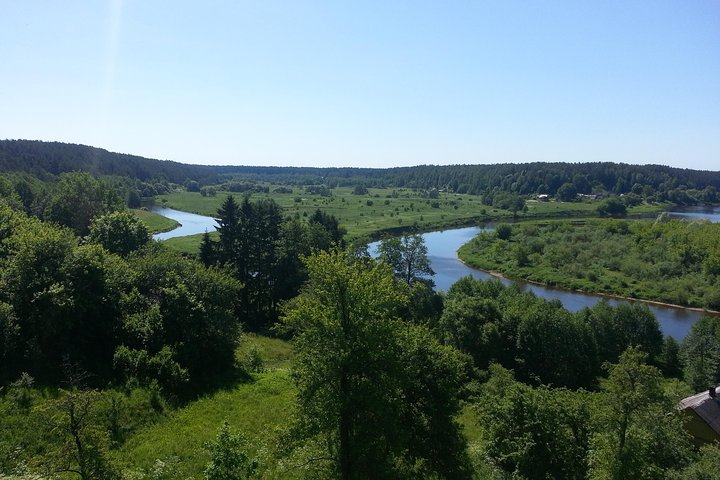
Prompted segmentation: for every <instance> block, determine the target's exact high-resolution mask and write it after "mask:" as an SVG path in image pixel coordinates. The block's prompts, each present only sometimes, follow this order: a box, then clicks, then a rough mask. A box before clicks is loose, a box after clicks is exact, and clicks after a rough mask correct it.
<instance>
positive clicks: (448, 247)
mask: <svg viewBox="0 0 720 480" xmlns="http://www.w3.org/2000/svg"><path fill="white" fill-rule="evenodd" d="M153 211H154V212H155V213H159V214H160V215H163V216H165V217H168V218H172V219H173V220H175V221H177V222H179V223H180V224H182V226H181V227H178V228H176V229H175V230H171V231H170V232H164V233H160V234H157V235H154V236H153V238H155V239H157V240H165V239H167V238H172V237H180V236H185V235H193V234H197V233H204V232H205V231H206V230H207V231H212V230H214V229H215V228H216V226H217V223H216V221H215V219H214V218H211V217H206V216H203V215H196V214H194V213H187V212H181V211H179V210H173V209H171V208H164V207H156V208H153ZM669 213H670V214H671V215H673V216H679V217H684V218H706V219H709V220H710V221H712V222H720V209H718V208H714V209H704V210H698V209H691V210H683V211H678V212H669ZM491 229H492V227H490V226H488V227H485V230H491ZM481 230H482V229H481V228H480V227H467V228H457V229H452V230H444V231H438V232H430V233H425V234H423V238H424V239H425V244H426V245H427V247H428V257H429V258H430V263H431V267H432V269H433V270H434V271H435V276H434V277H433V280H434V281H435V288H437V289H438V290H443V291H446V290H447V289H448V288H450V286H451V285H452V284H453V283H455V282H456V281H457V280H458V279H460V278H462V277H464V276H467V275H472V276H473V277H475V278H478V279H482V280H487V279H491V278H496V277H494V276H492V275H490V274H489V273H487V272H483V271H481V270H475V269H473V268H470V267H468V266H467V265H465V264H463V263H462V262H461V261H460V260H459V259H458V257H457V250H458V249H459V248H460V247H461V246H462V245H464V244H465V243H467V242H469V241H470V240H472V238H473V237H475V235H477V234H478V233H479V232H480V231H481ZM376 247H377V242H374V243H371V244H370V251H371V252H372V251H373V250H374V249H375V248H376ZM501 281H502V282H503V283H504V284H506V285H509V284H510V281H509V280H507V279H501ZM515 282H516V283H517V284H519V285H520V286H521V287H522V288H523V289H525V290H529V291H532V292H533V293H534V294H535V295H537V296H538V297H541V298H545V299H547V300H556V299H557V300H560V302H562V304H563V306H564V307H565V308H567V309H568V310H570V311H573V312H577V311H579V310H581V309H582V308H584V307H590V306H592V305H594V304H595V303H597V302H598V301H600V300H602V299H603V298H605V297H602V296H600V295H593V294H588V293H582V292H575V291H568V290H562V289H557V288H551V287H546V286H542V285H535V284H531V283H527V282H523V281H515ZM607 301H608V302H609V303H610V304H612V305H617V304H619V303H621V302H629V300H619V299H613V298H608V299H607ZM647 305H648V308H650V311H652V312H653V314H655V317H656V318H657V319H658V322H660V328H661V329H662V331H663V333H664V334H666V335H670V336H672V337H674V338H675V339H677V340H682V339H683V338H685V336H686V335H687V334H688V332H689V331H690V327H692V325H693V323H695V321H697V319H698V318H700V316H701V315H702V313H701V312H697V311H694V310H688V309H685V308H675V307H666V306H661V305H653V304H647Z"/></svg>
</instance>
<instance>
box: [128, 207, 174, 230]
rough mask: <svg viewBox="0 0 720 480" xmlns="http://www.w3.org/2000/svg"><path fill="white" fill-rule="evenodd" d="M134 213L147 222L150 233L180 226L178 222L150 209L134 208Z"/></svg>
mask: <svg viewBox="0 0 720 480" xmlns="http://www.w3.org/2000/svg"><path fill="white" fill-rule="evenodd" d="M132 213H133V214H134V215H135V216H136V217H137V218H139V219H140V221H141V222H143V223H144V224H145V226H146V227H147V229H148V230H149V231H150V233H160V232H167V231H170V230H172V229H173V228H176V227H178V226H180V224H179V223H178V222H176V221H175V220H172V219H170V218H167V217H163V216H162V215H158V214H157V213H154V212H150V211H148V210H142V209H139V208H137V209H133V210H132Z"/></svg>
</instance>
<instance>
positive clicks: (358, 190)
mask: <svg viewBox="0 0 720 480" xmlns="http://www.w3.org/2000/svg"><path fill="white" fill-rule="evenodd" d="M352 193H353V195H367V194H368V189H367V187H366V186H365V185H362V184H357V185H355V188H353V192H352Z"/></svg>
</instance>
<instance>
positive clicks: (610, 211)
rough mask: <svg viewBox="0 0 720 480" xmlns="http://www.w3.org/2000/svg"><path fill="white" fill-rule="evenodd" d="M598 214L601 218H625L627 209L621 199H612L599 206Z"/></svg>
mask: <svg viewBox="0 0 720 480" xmlns="http://www.w3.org/2000/svg"><path fill="white" fill-rule="evenodd" d="M597 213H598V215H600V216H601V217H624V216H626V215H627V207H626V206H625V204H624V203H623V202H622V201H621V200H620V199H619V198H617V197H611V198H608V199H607V200H605V201H604V202H602V203H601V204H600V205H598V207H597Z"/></svg>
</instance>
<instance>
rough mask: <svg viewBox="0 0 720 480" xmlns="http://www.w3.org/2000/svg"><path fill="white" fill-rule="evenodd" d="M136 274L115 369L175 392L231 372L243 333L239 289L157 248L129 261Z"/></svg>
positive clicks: (226, 279) (224, 278) (218, 275)
mask: <svg viewBox="0 0 720 480" xmlns="http://www.w3.org/2000/svg"><path fill="white" fill-rule="evenodd" d="M129 264H130V266H131V268H132V269H133V271H134V272H135V277H134V291H133V295H132V296H130V297H128V301H127V304H126V306H125V316H124V318H123V324H122V335H121V345H120V346H119V348H118V349H117V351H116V352H115V358H114V365H115V368H116V369H119V370H120V371H121V372H122V373H123V375H124V376H125V377H127V378H133V377H135V378H138V379H139V380H141V381H145V382H147V381H150V380H152V379H155V380H158V381H160V382H161V385H163V386H164V387H165V388H167V389H169V390H170V391H176V390H177V389H178V387H180V386H181V385H182V384H183V383H185V382H186V381H187V380H189V381H190V382H191V384H193V385H195V386H196V387H197V386H200V385H207V384H208V382H210V381H212V380H213V379H214V378H216V377H217V376H218V375H219V374H223V373H224V372H227V371H228V370H230V369H231V367H232V365H233V363H234V349H235V345H236V342H237V340H238V337H239V333H240V323H239V321H238V320H237V318H236V316H235V309H236V305H237V304H236V301H237V300H236V299H237V298H238V296H239V292H240V285H239V284H238V283H237V282H236V281H235V280H234V279H233V278H231V277H230V276H229V275H227V274H226V273H224V272H222V271H219V270H214V269H207V268H204V267H203V266H202V265H201V264H200V263H199V262H195V261H191V260H188V259H185V258H183V257H181V256H180V255H178V254H174V253H171V252H167V251H163V250H162V249H159V248H157V247H153V248H149V249H146V250H142V251H140V252H138V253H136V254H134V255H132V256H131V257H130V259H129Z"/></svg>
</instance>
